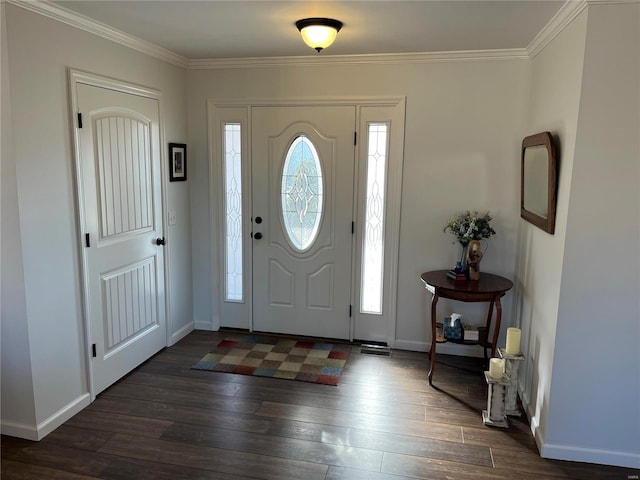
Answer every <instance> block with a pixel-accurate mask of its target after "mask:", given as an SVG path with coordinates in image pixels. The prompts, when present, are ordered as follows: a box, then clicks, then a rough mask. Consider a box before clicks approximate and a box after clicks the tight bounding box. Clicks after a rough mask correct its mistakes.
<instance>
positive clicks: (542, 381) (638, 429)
mask: <svg viewBox="0 0 640 480" xmlns="http://www.w3.org/2000/svg"><path fill="white" fill-rule="evenodd" d="M528 126H529V132H528V133H535V132H538V131H542V130H550V131H552V132H553V133H554V134H555V136H556V137H557V139H558V141H559V146H560V149H559V150H560V154H559V158H560V176H559V189H558V215H557V220H556V232H555V235H549V234H546V233H545V232H543V231H542V230H540V229H537V228H536V227H534V226H532V225H530V224H528V223H526V222H524V221H520V225H519V234H518V262H517V265H518V269H517V274H516V277H517V282H518V288H517V292H516V310H517V312H518V317H519V318H520V321H521V324H522V328H523V334H524V337H523V342H524V353H525V354H526V355H527V360H526V367H525V369H524V372H523V373H524V375H522V376H521V379H520V380H521V382H520V388H521V391H522V398H523V402H524V404H525V407H526V408H527V410H528V413H529V415H530V417H531V428H532V430H533V431H534V433H535V436H536V440H537V442H538V445H539V447H540V450H541V453H542V455H543V456H545V457H550V458H558V459H565V460H579V461H585V462H594V463H605V464H611V465H621V466H628V467H633V468H640V358H639V357H638V345H639V342H640V321H639V319H640V305H639V303H638V298H639V297H640V273H639V272H640V253H639V252H640V250H639V249H638V247H639V246H640V202H639V192H640V144H639V139H638V132H639V131H640V4H637V3H636V4H610V5H599V4H595V5H589V6H588V7H587V9H586V10H585V11H583V12H582V13H581V14H580V15H579V16H578V17H577V18H576V19H575V20H574V21H573V22H572V23H571V24H569V25H568V26H567V27H566V28H565V29H564V30H563V31H562V32H561V33H560V35H559V36H557V37H556V38H555V39H554V40H553V41H552V42H551V43H550V44H549V45H547V46H546V47H545V48H544V49H543V50H542V51H541V52H540V53H539V54H538V55H537V56H536V57H535V58H534V59H533V62H532V81H531V96H530V103H529V119H528Z"/></svg>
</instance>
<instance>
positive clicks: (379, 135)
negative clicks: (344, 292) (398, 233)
mask: <svg viewBox="0 0 640 480" xmlns="http://www.w3.org/2000/svg"><path fill="white" fill-rule="evenodd" d="M367 137H368V142H367V167H366V169H367V174H366V182H367V186H366V204H365V226H364V228H365V231H364V237H363V245H362V279H361V290H360V291H361V292H362V293H361V298H360V305H361V306H360V310H361V311H362V312H363V313H373V314H382V292H383V281H382V278H383V262H384V220H385V215H384V213H385V189H386V181H385V179H386V170H387V144H388V125H387V124H386V123H369V124H368V125H367Z"/></svg>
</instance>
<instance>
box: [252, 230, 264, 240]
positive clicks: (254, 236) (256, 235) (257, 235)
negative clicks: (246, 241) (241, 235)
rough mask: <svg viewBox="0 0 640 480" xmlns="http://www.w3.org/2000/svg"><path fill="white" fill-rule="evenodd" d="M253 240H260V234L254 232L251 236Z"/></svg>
mask: <svg viewBox="0 0 640 480" xmlns="http://www.w3.org/2000/svg"><path fill="white" fill-rule="evenodd" d="M253 238H255V239H256V240H260V239H261V238H262V234H261V233H260V232H256V233H254V234H253Z"/></svg>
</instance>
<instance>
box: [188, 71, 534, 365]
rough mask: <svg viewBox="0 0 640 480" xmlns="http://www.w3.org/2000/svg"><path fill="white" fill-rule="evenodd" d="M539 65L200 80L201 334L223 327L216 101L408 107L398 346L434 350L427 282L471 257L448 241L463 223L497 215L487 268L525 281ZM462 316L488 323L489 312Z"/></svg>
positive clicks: (211, 74) (194, 142)
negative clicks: (522, 260) (518, 270)
mask: <svg viewBox="0 0 640 480" xmlns="http://www.w3.org/2000/svg"><path fill="white" fill-rule="evenodd" d="M527 65H528V62H527V61H526V60H510V61H499V60H492V61H453V62H437V63H436V62H434V63H417V64H386V65H385V64H358V65H323V66H296V67H293V66H282V67H255V68H237V69H233V68H229V69H211V70H191V71H189V74H188V79H189V80H188V84H189V126H190V128H189V133H190V140H189V143H190V147H191V153H192V156H191V159H192V161H193V162H194V163H192V164H191V165H192V166H191V167H190V168H193V170H192V171H193V172H196V173H195V177H196V181H194V183H193V184H192V202H191V206H192V215H193V218H192V220H193V253H194V264H193V271H194V314H195V318H196V320H197V322H198V325H199V326H201V327H203V328H217V327H218V325H219V323H218V322H219V319H218V318H217V301H218V299H217V298H213V299H212V298H211V293H212V281H214V282H215V281H217V276H216V278H214V279H213V280H212V278H211V275H210V271H209V270H210V269H209V263H208V260H209V252H211V251H216V250H217V249H219V248H220V245H217V244H216V239H215V238H214V239H211V238H209V223H210V222H209V218H210V211H209V183H208V175H209V169H208V156H207V122H206V102H207V100H208V99H213V100H229V99H246V98H249V99H250V98H258V99H260V98H262V99H287V98H318V97H321V98H331V97H340V98H349V97H376V96H378V97H380V96H386V97H389V96H406V97H407V106H406V122H405V125H406V128H405V160H404V172H403V182H404V183H403V197H402V216H401V231H400V259H399V282H398V312H397V319H398V322H397V332H396V338H397V342H396V346H400V347H401V348H410V349H415V350H426V348H427V341H428V340H429V332H428V329H427V309H426V306H425V302H426V299H427V293H426V291H425V290H424V288H423V286H422V285H421V282H420V280H419V275H420V273H422V272H423V271H426V270H429V269H436V268H449V267H451V266H452V265H453V263H454V262H455V260H456V259H457V258H458V257H459V255H460V250H459V247H458V246H457V245H454V244H452V242H453V240H454V237H453V236H451V235H450V234H444V233H443V232H442V228H443V226H444V224H445V223H446V221H447V220H448V218H449V217H450V216H451V215H453V214H455V213H456V212H458V211H460V210H464V209H476V208H477V209H480V210H484V209H488V210H490V211H491V212H492V214H493V215H494V216H495V228H496V230H497V231H498V235H496V236H494V237H492V238H491V240H490V246H489V250H488V252H487V254H486V256H485V258H483V263H482V269H484V270H486V271H490V272H495V273H498V274H502V275H505V276H508V277H512V275H513V272H514V268H515V267H514V258H515V246H516V225H517V218H518V216H519V210H518V192H519V160H518V159H519V144H520V139H521V135H522V131H523V130H524V128H523V125H524V123H523V122H524V108H525V103H526V91H527V90H526V89H527V78H528V67H527ZM510 298H511V296H510V294H508V295H507V296H506V297H505V300H504V304H505V314H504V317H503V318H504V322H503V325H505V326H506V325H508V324H509V323H510V320H511V315H510V313H511V302H510ZM439 308H440V309H441V312H442V315H444V314H445V313H447V312H449V311H450V310H451V309H452V308H454V307H453V306H450V305H448V304H447V303H446V302H445V301H442V302H441V304H440V305H439ZM455 308H456V309H458V310H459V311H463V312H465V311H466V312H469V315H470V316H471V317H473V319H474V320H477V321H478V322H483V321H484V316H485V315H486V306H478V305H470V304H469V305H461V304H457V305H456V306H455ZM470 348H473V347H470ZM476 348H477V347H476ZM478 350H479V349H478ZM443 351H444V349H443ZM478 353H481V350H479V351H478Z"/></svg>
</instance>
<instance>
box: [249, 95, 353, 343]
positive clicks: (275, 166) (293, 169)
mask: <svg viewBox="0 0 640 480" xmlns="http://www.w3.org/2000/svg"><path fill="white" fill-rule="evenodd" d="M354 131H355V107H349V106H327V107H322V106H314V107H255V108H253V109H252V128H251V132H252V140H251V143H252V178H253V189H252V191H253V208H252V213H253V217H252V218H253V225H252V228H253V329H254V330H256V331H263V332H278V333H290V334H296V335H309V336H314V337H326V338H343V339H346V338H349V335H350V320H349V318H350V299H351V268H352V265H351V252H352V242H353V240H352V236H353V235H352V219H353V208H352V205H353V185H354V182H353V180H354V161H355V155H354V152H355V147H354Z"/></svg>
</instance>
